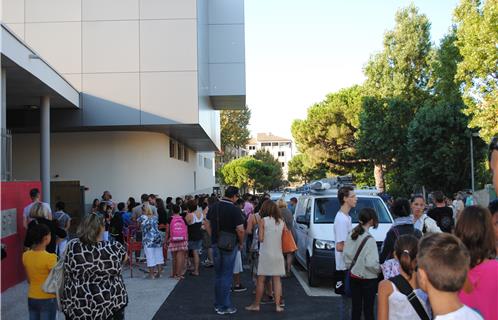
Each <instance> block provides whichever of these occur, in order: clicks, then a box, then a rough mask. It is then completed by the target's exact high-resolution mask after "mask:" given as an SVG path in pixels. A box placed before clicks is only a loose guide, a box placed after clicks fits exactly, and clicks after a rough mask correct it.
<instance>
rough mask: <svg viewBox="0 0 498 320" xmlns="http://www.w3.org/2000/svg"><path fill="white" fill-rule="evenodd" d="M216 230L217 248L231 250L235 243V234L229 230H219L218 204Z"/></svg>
mask: <svg viewBox="0 0 498 320" xmlns="http://www.w3.org/2000/svg"><path fill="white" fill-rule="evenodd" d="M216 218H217V221H216V231H217V233H218V243H217V246H218V249H220V250H223V251H233V249H235V247H236V245H237V235H235V234H234V233H231V232H226V231H222V230H220V206H219V204H218V208H217V217H216Z"/></svg>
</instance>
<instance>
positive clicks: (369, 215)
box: [351, 208, 379, 240]
mask: <svg viewBox="0 0 498 320" xmlns="http://www.w3.org/2000/svg"><path fill="white" fill-rule="evenodd" d="M358 220H359V221H358V225H357V226H356V227H355V228H354V229H353V231H352V232H351V239H353V240H356V239H358V237H359V236H360V235H362V234H363V233H365V229H364V228H363V226H364V225H366V224H367V223H368V222H369V221H370V220H372V221H373V226H374V227H377V224H378V223H379V218H378V217H377V212H375V210H374V209H372V208H363V209H361V210H360V214H359V217H358Z"/></svg>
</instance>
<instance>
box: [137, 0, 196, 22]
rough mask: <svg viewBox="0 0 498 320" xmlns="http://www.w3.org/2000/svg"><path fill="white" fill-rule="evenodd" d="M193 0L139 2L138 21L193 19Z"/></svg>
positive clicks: (194, 5)
mask: <svg viewBox="0 0 498 320" xmlns="http://www.w3.org/2000/svg"><path fill="white" fill-rule="evenodd" d="M195 17H196V1H195V0H140V19H195Z"/></svg>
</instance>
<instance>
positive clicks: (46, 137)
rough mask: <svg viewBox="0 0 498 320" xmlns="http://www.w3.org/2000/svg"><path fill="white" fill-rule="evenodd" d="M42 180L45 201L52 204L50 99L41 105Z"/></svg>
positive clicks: (43, 100) (44, 99)
mask: <svg viewBox="0 0 498 320" xmlns="http://www.w3.org/2000/svg"><path fill="white" fill-rule="evenodd" d="M40 180H41V183H42V196H43V201H44V202H47V203H50V97H49V96H43V97H41V103H40Z"/></svg>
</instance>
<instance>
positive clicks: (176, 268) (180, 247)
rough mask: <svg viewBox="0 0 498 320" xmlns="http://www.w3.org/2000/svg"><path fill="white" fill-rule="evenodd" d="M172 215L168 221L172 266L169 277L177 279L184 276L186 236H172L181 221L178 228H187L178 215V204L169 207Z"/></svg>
mask: <svg viewBox="0 0 498 320" xmlns="http://www.w3.org/2000/svg"><path fill="white" fill-rule="evenodd" d="M171 210H172V212H173V215H172V216H171V218H170V221H169V225H170V228H169V250H170V251H171V255H172V256H173V268H171V273H172V274H171V277H172V278H175V279H177V280H181V279H184V278H185V277H184V276H185V253H186V252H188V238H187V236H185V238H186V239H184V240H177V239H175V237H174V236H173V233H174V232H176V231H174V228H175V225H176V224H180V220H181V222H182V223H183V224H184V226H179V228H181V227H184V229H185V230H187V225H186V224H185V222H184V221H183V218H182V217H181V216H180V210H181V209H180V206H178V205H176V204H175V205H173V206H172V208H171Z"/></svg>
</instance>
